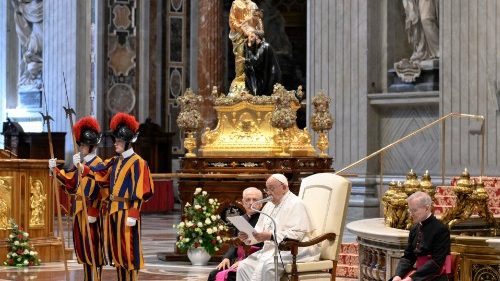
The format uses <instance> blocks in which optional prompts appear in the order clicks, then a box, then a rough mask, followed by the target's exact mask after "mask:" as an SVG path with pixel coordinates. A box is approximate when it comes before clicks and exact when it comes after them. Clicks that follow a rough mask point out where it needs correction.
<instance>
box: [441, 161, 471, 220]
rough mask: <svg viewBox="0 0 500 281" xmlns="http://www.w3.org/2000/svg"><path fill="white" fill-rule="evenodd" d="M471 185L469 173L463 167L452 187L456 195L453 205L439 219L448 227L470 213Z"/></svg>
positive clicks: (464, 218) (465, 217) (467, 216)
mask: <svg viewBox="0 0 500 281" xmlns="http://www.w3.org/2000/svg"><path fill="white" fill-rule="evenodd" d="M473 187H474V185H472V184H471V180H470V174H469V172H468V171H467V168H465V170H464V171H463V172H462V174H461V175H460V179H459V180H458V181H457V184H456V185H455V186H454V187H453V189H452V190H453V193H455V195H456V196H457V201H456V203H455V206H454V207H453V208H452V209H450V210H448V211H447V212H446V213H445V214H444V215H443V217H442V218H441V221H442V222H443V223H444V224H446V225H448V228H449V229H452V228H453V227H454V226H455V225H456V224H457V223H459V222H462V221H465V220H466V219H467V218H469V217H470V216H471V215H472V212H473V207H474V205H473V204H472V200H470V195H471V194H472V193H473Z"/></svg>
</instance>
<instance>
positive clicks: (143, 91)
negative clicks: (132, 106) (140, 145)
mask: <svg viewBox="0 0 500 281" xmlns="http://www.w3.org/2000/svg"><path fill="white" fill-rule="evenodd" d="M152 2H154V1H152ZM137 5H139V8H138V12H139V24H138V25H137V27H138V30H137V31H138V32H137V33H138V34H137V36H138V39H139V40H138V44H139V48H138V49H137V57H138V59H137V62H138V68H139V69H140V71H139V73H138V74H139V75H138V76H139V83H138V85H137V87H138V88H139V89H138V90H139V91H138V94H137V98H138V103H137V108H138V112H137V120H138V121H139V123H143V122H145V121H146V118H147V117H148V116H149V99H150V84H149V82H150V75H149V71H150V63H151V62H150V56H149V51H150V43H151V42H150V41H149V40H150V27H151V22H150V21H151V18H150V17H151V14H152V12H153V11H150V10H149V8H150V2H149V1H139V2H137ZM153 14H154V13H153ZM153 18H154V17H153ZM153 26H154V25H153ZM151 98H153V99H154V96H153V97H151Z"/></svg>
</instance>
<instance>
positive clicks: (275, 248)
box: [250, 196, 279, 281]
mask: <svg viewBox="0 0 500 281" xmlns="http://www.w3.org/2000/svg"><path fill="white" fill-rule="evenodd" d="M272 200H273V196H268V197H266V198H264V199H261V200H259V201H255V202H254V203H253V204H252V206H250V209H252V210H253V211H255V212H257V213H260V214H261V215H264V216H266V217H268V218H269V219H270V220H271V222H272V223H273V243H274V277H275V281H278V280H279V276H278V238H277V235H276V220H274V218H273V217H271V216H270V215H268V214H266V213H264V212H262V211H260V210H257V209H255V208H254V207H253V205H255V204H257V203H264V202H269V201H272Z"/></svg>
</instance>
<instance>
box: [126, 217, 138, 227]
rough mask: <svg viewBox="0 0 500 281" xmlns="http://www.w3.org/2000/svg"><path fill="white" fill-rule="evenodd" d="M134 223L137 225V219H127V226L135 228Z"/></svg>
mask: <svg viewBox="0 0 500 281" xmlns="http://www.w3.org/2000/svg"><path fill="white" fill-rule="evenodd" d="M136 223H137V219H134V218H131V217H128V218H127V226H135V224H136Z"/></svg>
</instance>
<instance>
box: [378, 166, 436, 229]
mask: <svg viewBox="0 0 500 281" xmlns="http://www.w3.org/2000/svg"><path fill="white" fill-rule="evenodd" d="M419 190H422V191H424V192H427V193H428V194H429V195H430V196H431V198H433V197H434V193H435V189H434V186H433V185H432V183H431V177H430V175H429V171H426V172H425V174H424V175H423V176H422V181H420V182H419V181H418V178H417V174H416V173H415V172H414V171H413V169H411V170H410V171H409V172H408V174H407V175H406V180H405V182H404V183H403V184H401V183H400V182H398V183H397V184H396V183H395V182H394V181H393V182H391V183H389V189H388V190H387V191H386V192H385V194H384V196H383V197H382V202H383V206H384V222H385V225H387V226H389V227H393V228H398V229H410V228H411V226H412V224H413V222H412V220H411V216H410V214H409V213H408V202H407V201H406V200H407V198H408V197H409V196H410V195H412V194H413V193H415V192H417V191H419Z"/></svg>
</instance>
